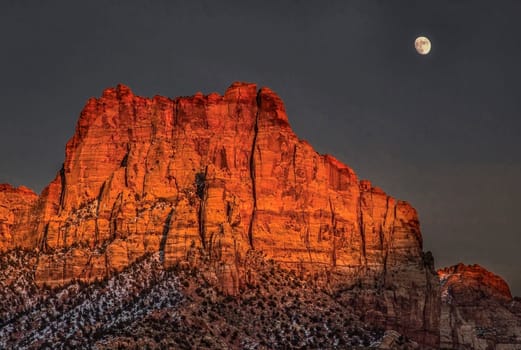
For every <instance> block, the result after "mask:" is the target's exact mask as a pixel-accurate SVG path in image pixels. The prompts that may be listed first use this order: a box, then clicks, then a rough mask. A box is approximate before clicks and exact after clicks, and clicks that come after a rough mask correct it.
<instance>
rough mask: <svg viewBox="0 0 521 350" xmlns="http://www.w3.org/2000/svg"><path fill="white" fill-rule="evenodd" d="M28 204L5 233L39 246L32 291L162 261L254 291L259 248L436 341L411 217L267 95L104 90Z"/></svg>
mask: <svg viewBox="0 0 521 350" xmlns="http://www.w3.org/2000/svg"><path fill="white" fill-rule="evenodd" d="M1 200H2V199H1V197H0V201H1ZM33 202H34V203H33ZM0 203H1V202H0ZM28 203H29V202H28ZM30 203H33V204H32V207H31V209H30V210H26V211H24V212H23V213H22V214H20V215H19V219H17V220H18V221H19V222H24V224H16V225H14V226H13V228H10V229H9V230H10V231H9V232H11V233H10V234H11V235H12V234H16V235H17V236H19V237H20V240H19V241H17V242H19V243H18V244H19V245H21V246H22V247H26V248H38V249H39V250H40V256H39V259H38V264H37V266H36V279H37V281H38V282H39V283H40V284H44V283H45V284H48V285H51V286H58V285H63V284H65V283H67V282H68V281H70V280H72V279H82V280H86V281H92V280H94V279H99V278H106V277H108V276H110V275H111V274H113V273H114V272H117V271H121V270H122V269H123V268H125V267H126V266H128V265H129V264H131V263H132V262H133V261H135V260H136V259H138V258H140V257H141V256H143V255H144V254H146V253H147V252H155V251H160V252H161V259H162V261H163V263H164V264H165V265H166V266H170V265H172V264H177V263H188V264H195V265H197V264H202V263H204V264H211V265H212V266H213V270H214V275H213V276H212V278H213V279H214V280H215V281H216V283H217V284H218V285H219V286H220V287H221V288H222V289H223V290H225V291H227V292H228V293H232V294H235V293H238V292H239V290H240V288H241V285H242V284H243V283H245V282H253V281H255V270H254V269H252V268H250V267H249V264H248V261H249V259H251V258H252V256H253V255H255V254H253V253H252V252H260V253H262V254H263V255H264V256H265V257H266V258H268V259H274V260H276V261H277V262H279V263H280V264H282V266H285V267H287V268H290V269H295V270H298V271H299V272H300V273H301V274H303V275H308V276H310V278H314V279H315V280H316V281H317V283H324V285H327V286H328V287H329V288H332V289H333V290H335V291H336V292H338V293H339V295H340V297H342V298H345V299H346V302H349V303H355V304H356V305H357V306H358V307H359V309H360V310H361V313H362V314H363V315H365V316H364V317H366V319H367V320H368V321H374V322H376V323H380V324H381V325H382V326H384V327H388V328H394V329H397V330H398V331H400V332H403V333H404V334H407V335H409V336H411V337H413V338H414V339H416V340H417V341H420V342H422V343H424V344H429V345H433V346H435V345H437V343H438V338H439V336H438V320H439V287H438V285H439V284H438V278H437V276H436V274H435V271H434V270H433V263H432V257H431V256H430V255H429V254H424V253H423V252H422V237H421V233H420V228H419V222H418V218H417V213H416V211H415V210H414V208H412V207H411V206H410V205H409V204H408V203H406V202H403V201H399V200H396V199H394V198H392V197H390V196H388V195H387V194H385V193H384V192H383V191H382V190H380V189H379V188H377V187H373V186H372V185H371V183H370V182H369V181H360V180H359V179H358V178H357V176H356V174H355V173H354V172H353V170H352V169H350V168H349V167H347V166H345V165H344V164H342V163H341V162H339V161H338V160H336V159H335V158H334V157H332V156H329V155H320V154H318V153H317V152H315V151H314V150H313V148H312V147H311V146H310V145H309V144H308V143H307V142H305V141H303V140H299V138H298V137H297V136H296V135H295V134H294V133H293V131H292V129H291V127H290V125H289V122H288V118H287V116H286V112H285V109H284V105H283V103H282V101H281V99H280V98H279V97H278V96H277V95H276V94H275V93H274V92H273V91H271V90H270V89H268V88H262V89H260V90H257V87H256V85H254V84H248V83H234V84H233V85H232V86H231V87H230V88H229V89H228V90H227V91H226V92H225V94H224V95H223V96H220V95H219V94H215V93H213V94H210V95H206V96H205V95H203V94H200V93H198V94H196V95H195V96H192V97H180V98H175V99H170V98H165V97H160V96H155V97H153V98H143V97H139V96H136V95H134V94H133V93H132V91H131V90H130V89H129V88H128V87H125V86H123V85H119V86H118V87H116V88H110V89H107V90H105V91H104V92H103V95H102V96H101V97H100V98H97V99H94V98H92V99H90V100H89V101H88V102H87V105H86V106H85V108H84V109H83V111H82V113H81V116H80V119H79V121H78V124H77V128H76V132H75V134H74V136H73V137H72V139H71V140H70V141H69V142H68V143H67V146H66V155H65V162H64V164H63V167H62V169H61V170H60V171H59V172H58V174H57V176H56V178H55V179H54V180H53V181H52V182H51V183H50V184H49V186H48V187H47V188H46V189H45V190H44V191H43V193H42V195H41V196H40V198H39V199H38V201H36V202H35V198H33V199H32V202H31V201H30ZM23 208H26V207H23ZM8 210H11V211H13V210H15V209H14V207H12V208H11V207H9V209H8ZM0 215H1V214H0ZM2 227H3V226H2ZM17 227H18V228H19V229H18V230H16V228H17ZM2 230H4V229H3V228H2ZM13 230H14V231H13ZM1 232H4V231H1ZM6 232H7V231H6ZM13 232H14V233H13ZM4 236H6V235H5V234H4ZM6 237H7V236H6ZM17 242H14V243H13V242H12V241H11V243H9V244H11V245H10V246H12V245H13V244H14V245H16V244H17ZM368 311H370V312H368Z"/></svg>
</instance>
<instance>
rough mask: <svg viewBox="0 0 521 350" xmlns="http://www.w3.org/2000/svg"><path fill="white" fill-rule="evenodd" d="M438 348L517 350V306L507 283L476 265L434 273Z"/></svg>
mask: <svg viewBox="0 0 521 350" xmlns="http://www.w3.org/2000/svg"><path fill="white" fill-rule="evenodd" d="M438 275H439V277H440V280H441V285H442V289H441V291H442V301H443V302H442V306H441V320H440V336H441V339H440V340H441V347H442V348H449V349H504V350H506V349H521V303H520V301H519V300H518V299H513V298H512V295H511V294H510V288H509V287H508V285H507V283H506V282H505V281H504V280H503V279H502V278H501V277H499V276H496V275H494V274H493V273H491V272H489V271H487V270H486V269H484V268H483V267H481V266H479V265H471V266H467V265H463V264H458V265H455V266H452V267H448V268H444V269H441V270H439V271H438Z"/></svg>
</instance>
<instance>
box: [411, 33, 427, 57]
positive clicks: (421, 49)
mask: <svg viewBox="0 0 521 350" xmlns="http://www.w3.org/2000/svg"><path fill="white" fill-rule="evenodd" d="M414 47H415V48H416V51H418V53H419V54H420V55H427V54H428V53H429V52H430V51H431V41H430V40H429V39H428V38H426V37H424V36H419V37H417V38H416V40H414Z"/></svg>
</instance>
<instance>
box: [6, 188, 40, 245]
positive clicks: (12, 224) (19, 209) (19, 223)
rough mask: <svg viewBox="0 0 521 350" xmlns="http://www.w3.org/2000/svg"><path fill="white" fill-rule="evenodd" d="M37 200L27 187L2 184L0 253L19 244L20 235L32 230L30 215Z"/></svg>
mask: <svg viewBox="0 0 521 350" xmlns="http://www.w3.org/2000/svg"><path fill="white" fill-rule="evenodd" d="M37 199H38V196H37V195H36V194H35V193H34V192H33V191H31V190H30V189H28V188H26V187H23V186H20V187H18V188H15V187H12V186H11V185H8V184H0V252H3V251H6V250H8V249H10V248H12V247H14V246H16V245H17V244H19V242H18V239H19V237H17V236H18V234H19V233H20V232H28V231H29V230H30V227H28V226H27V225H28V224H27V223H29V222H30V221H31V219H30V217H29V215H30V214H31V208H32V207H33V205H34V203H35V202H36V200H37ZM13 233H15V234H14V235H13Z"/></svg>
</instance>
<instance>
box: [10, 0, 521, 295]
mask: <svg viewBox="0 0 521 350" xmlns="http://www.w3.org/2000/svg"><path fill="white" fill-rule="evenodd" d="M151 3H152V2H148V1H139V2H138V1H136V2H132V1H88V2H86V1H85V2H79V1H78V2H73V1H63V2H61V1H60V2H58V1H46V2H39V1H32V2H31V1H16V2H15V1H2V2H0V44H1V49H0V106H1V107H0V111H1V112H0V116H1V127H0V159H1V160H0V182H9V183H12V184H15V185H20V184H25V185H27V186H29V187H31V188H33V189H34V190H36V191H38V192H39V191H41V190H42V188H43V187H44V186H45V185H46V184H47V183H48V182H49V181H50V180H51V179H52V178H53V177H54V175H55V173H56V171H57V170H58V169H59V168H60V166H61V163H62V161H63V158H64V146H65V143H66V141H67V140H68V139H69V138H70V137H71V136H72V134H73V132H74V127H75V123H76V120H77V118H78V116H79V113H80V111H81V109H82V107H83V105H84V104H85V102H86V100H87V99H88V98H89V97H91V96H99V95H100V94H101V92H102V90H103V89H104V88H106V87H109V86H114V85H116V84H117V83H119V82H122V83H125V84H127V85H129V86H130V87H131V88H132V89H133V90H134V92H135V93H137V94H139V95H144V96H153V95H156V94H160V95H165V96H170V97H175V96H179V95H192V94H194V93H195V92H197V91H202V92H203V93H210V92H213V91H217V92H220V93H223V92H224V90H225V89H226V87H228V86H229V85H230V84H231V83H232V82H233V81H236V80H241V81H250V82H257V83H258V84H259V85H262V86H269V87H271V88H272V89H273V90H275V91H277V92H278V93H279V95H280V96H281V97H282V99H283V100H284V101H285V103H286V107H287V111H288V114H289V118H290V122H291V124H292V126H293V128H294V130H295V131H296V133H297V134H298V135H299V136H300V137H301V138H304V139H307V140H308V141H309V142H310V143H311V144H312V145H313V146H314V147H315V148H316V149H317V150H318V151H319V152H321V153H330V154H333V155H335V156H336V157H338V158H339V159H341V160H342V161H344V162H345V163H347V164H348V165H349V166H351V167H352V168H353V169H354V170H355V171H356V172H357V173H358V175H359V176H360V177H361V178H367V179H370V180H372V182H373V183H374V184H376V185H377V186H380V187H382V188H383V189H384V190H385V191H387V192H388V193H389V194H391V195H393V196H395V197H398V198H400V199H405V200H407V201H409V202H411V203H412V204H413V206H415V207H416V208H417V209H418V211H419V214H420V221H421V224H422V231H423V237H424V247H425V250H431V251H432V252H433V253H434V255H435V258H436V263H437V266H445V265H449V264H454V263H457V262H460V261H462V262H465V263H479V264H482V265H483V266H485V267H487V268H489V269H490V270H492V271H493V272H495V273H498V274H500V275H502V276H503V277H505V278H506V279H507V281H508V282H509V283H510V285H511V287H512V289H513V291H514V293H515V294H517V295H521V255H520V254H519V250H520V248H521V223H520V221H519V220H520V217H521V215H520V214H521V204H520V203H521V202H520V199H521V187H520V184H519V180H520V179H521V153H520V150H521V137H520V136H521V119H520V117H521V88H520V81H521V68H520V67H521V21H520V20H519V16H520V15H521V2H520V1H515V0H512V1H506V0H505V1H490V0H487V1H478V0H467V1H463V0H446V1H442V0H432V1H423V0H422V1H419V0H411V1H396V0H393V1H383V0H381V1H371V0H360V1H347V0H342V1H286V2H284V4H282V3H283V2H282V1H251V2H249V1H180V2H177V3H176V2H175V1H164V2H161V1H155V2H154V5H151ZM80 4H81V5H80ZM420 34H424V35H427V36H428V37H430V39H431V41H432V44H433V49H432V51H431V54H430V55H428V56H420V55H418V54H416V52H415V50H414V47H413V41H414V39H415V37H416V36H418V35H420Z"/></svg>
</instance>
